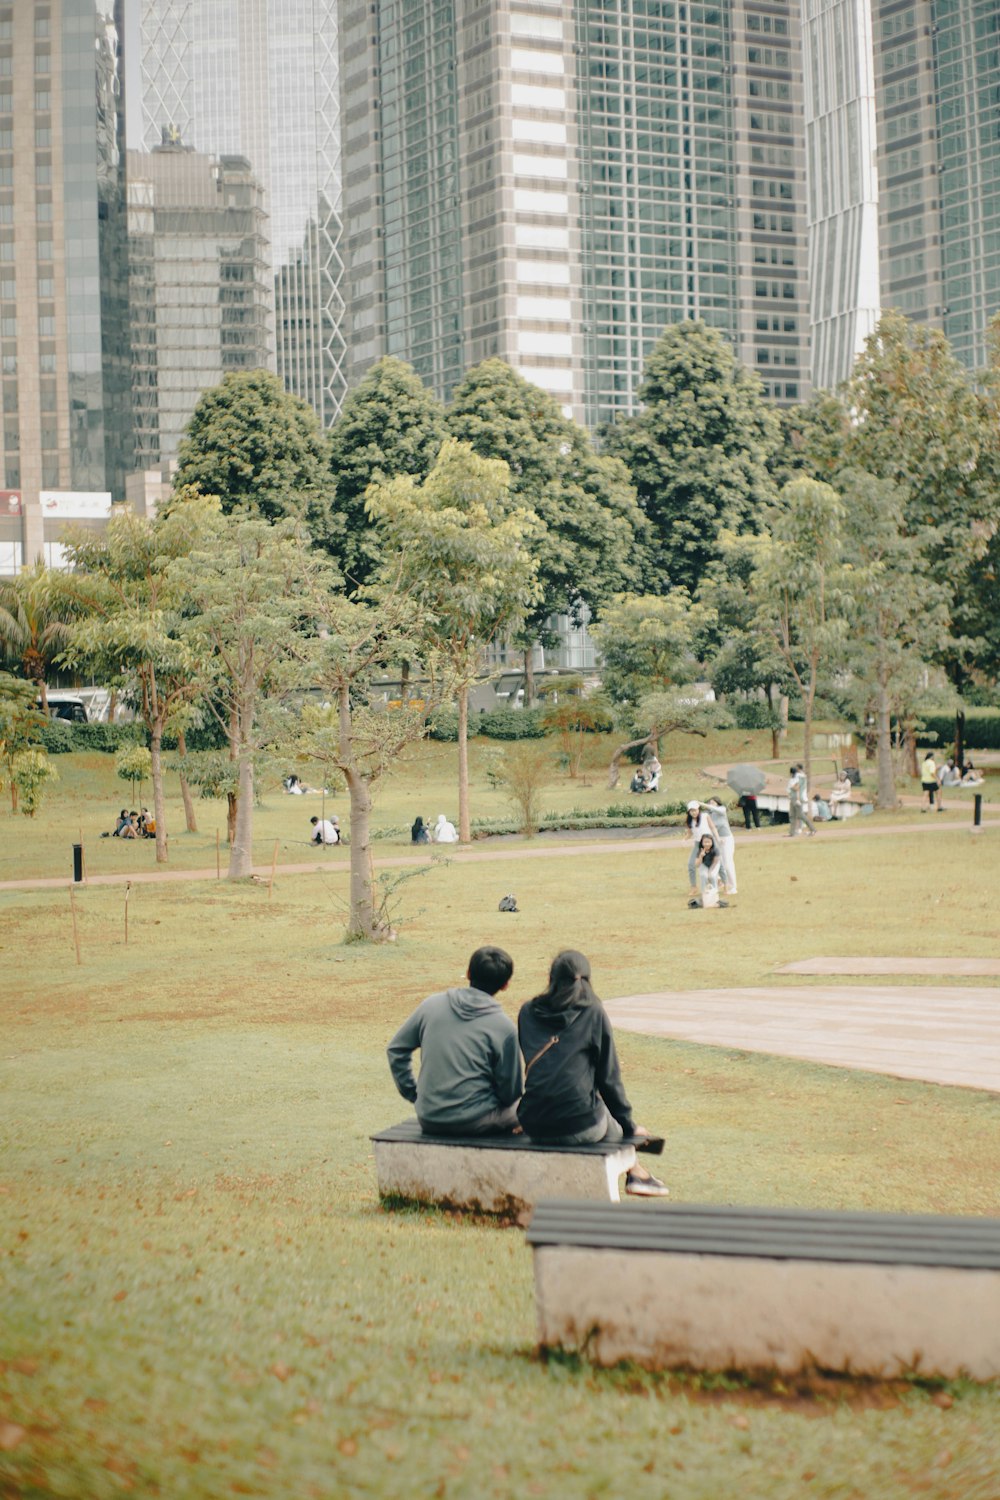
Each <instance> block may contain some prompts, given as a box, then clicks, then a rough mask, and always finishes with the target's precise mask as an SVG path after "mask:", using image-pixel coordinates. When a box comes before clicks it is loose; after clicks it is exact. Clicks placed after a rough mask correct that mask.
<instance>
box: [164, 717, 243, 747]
mask: <svg viewBox="0 0 1000 1500" xmlns="http://www.w3.org/2000/svg"><path fill="white" fill-rule="evenodd" d="M184 743H185V745H186V746H187V748H188V750H192V751H198V750H222V749H224V748H225V747H226V746H227V745H228V743H229V741H228V738H227V736H226V731H225V730H224V729H223V727H222V725H221V724H220V723H219V721H218V719H217V718H216V717H215V715H214V714H211V713H206V714H205V716H204V719H203V721H202V723H201V724H195V725H193V726H192V727H191V728H190V729H185V731H184ZM163 748H164V750H176V749H177V734H176V732H175V731H174V730H172V729H168V730H167V731H166V733H165V734H164V736H163Z"/></svg>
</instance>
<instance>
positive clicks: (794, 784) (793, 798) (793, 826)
mask: <svg viewBox="0 0 1000 1500" xmlns="http://www.w3.org/2000/svg"><path fill="white" fill-rule="evenodd" d="M802 823H804V824H805V825H806V832H807V833H808V835H809V837H810V838H815V837H816V825H815V823H814V822H813V820H812V818H811V817H810V816H809V783H808V781H807V780H806V773H805V770H804V769H803V767H802V766H799V765H794V766H792V767H791V768H790V770H789V781H788V825H789V828H788V833H787V835H786V837H787V838H790V839H794V838H798V835H799V826H800V824H802Z"/></svg>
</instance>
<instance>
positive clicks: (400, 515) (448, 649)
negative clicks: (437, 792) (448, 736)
mask: <svg viewBox="0 0 1000 1500" xmlns="http://www.w3.org/2000/svg"><path fill="white" fill-rule="evenodd" d="M368 505H369V513H370V514H371V516H372V517H373V519H374V520H376V521H377V523H378V524H379V526H380V528H381V530H382V535H383V538H384V554H383V555H384V556H386V557H389V556H391V557H395V558H397V559H398V565H397V566H398V574H397V573H396V572H395V571H394V572H393V573H392V574H390V575H389V576H390V577H398V581H399V586H400V587H401V588H402V589H403V590H404V592H405V593H406V594H407V595H408V596H409V597H411V598H412V599H413V600H414V601H415V603H416V604H417V606H418V607H419V608H420V609H421V611H422V614H423V617H424V620H425V624H424V629H423V639H424V648H425V651H424V652H422V655H423V654H425V653H426V652H427V651H429V652H431V653H433V654H434V655H435V656H437V657H439V658H440V659H441V660H442V661H443V662H445V663H446V664H447V667H448V671H449V674H450V676H451V677H452V679H453V681H454V683H455V686H456V694H457V698H458V806H459V837H460V838H461V840H462V842H463V843H468V842H469V840H470V838H471V836H472V832H471V823H470V819H469V749H468V737H469V689H470V687H471V686H472V684H473V683H474V682H475V681H476V680H477V679H478V678H479V677H480V676H481V675H482V666H483V652H484V651H485V649H486V647H487V646H488V645H489V644H490V643H491V642H492V641H494V640H496V639H497V638H498V637H500V636H505V635H506V636H510V635H513V634H515V633H516V632H517V631H518V630H520V629H521V628H522V626H523V624H524V620H525V617H526V615H527V612H528V610H529V609H531V607H532V605H533V604H534V603H535V601H536V597H537V585H536V582H535V573H536V568H535V563H534V560H533V557H532V556H531V553H530V548H531V544H532V541H533V539H534V534H535V530H536V526H537V523H536V521H535V518H534V516H533V514H532V512H531V511H529V510H527V509H526V508H525V507H524V506H519V505H516V504H514V503H513V502H512V500H511V497H510V492H509V470H508V467H507V465H506V464H505V463H504V462H503V460H502V459H486V458H480V456H479V455H478V454H477V453H475V452H474V451H473V449H472V448H471V447H470V446H469V444H468V443H459V442H456V441H455V440H454V439H453V438H449V439H448V440H447V441H446V442H445V443H444V445H443V446H442V448H441V452H440V453H439V455H438V458H437V462H436V463H435V465H434V467H433V469H432V470H431V472H430V473H429V474H428V476H427V478H426V480H425V481H424V483H423V484H422V485H418V484H416V483H415V481H414V480H413V479H412V478H410V477H409V476H407V477H405V478H400V479H395V480H392V481H391V482H390V483H389V484H386V485H378V486H375V487H374V488H373V489H372V490H370V491H369V499H368ZM383 566H385V565H383ZM425 665H426V663H425Z"/></svg>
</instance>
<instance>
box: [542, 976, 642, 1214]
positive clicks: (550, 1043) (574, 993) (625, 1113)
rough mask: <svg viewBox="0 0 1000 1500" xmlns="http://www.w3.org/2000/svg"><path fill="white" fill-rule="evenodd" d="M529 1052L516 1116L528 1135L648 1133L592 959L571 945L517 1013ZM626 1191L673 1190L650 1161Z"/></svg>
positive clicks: (555, 1138) (559, 1141)
mask: <svg viewBox="0 0 1000 1500" xmlns="http://www.w3.org/2000/svg"><path fill="white" fill-rule="evenodd" d="M517 1032H518V1037H519V1039H520V1042H521V1051H522V1052H523V1053H524V1057H525V1069H524V1097H523V1098H522V1100H521V1103H520V1105H519V1106H518V1111H517V1117H518V1120H519V1121H520V1123H521V1126H522V1128H523V1130H524V1133H525V1135H527V1136H530V1138H531V1140H533V1141H538V1142H540V1143H544V1144H545V1145H549V1146H585V1145H591V1144H593V1143H596V1142H597V1141H621V1140H625V1139H626V1138H629V1139H642V1138H645V1137H648V1136H649V1131H648V1130H647V1129H646V1127H645V1126H644V1125H636V1123H635V1121H634V1120H633V1118H632V1106H631V1104H630V1103H629V1101H628V1099H627V1097H626V1094H625V1089H624V1087H623V1085H622V1075H621V1069H620V1067H619V1065H618V1053H617V1051H616V1050H615V1039H614V1034H613V1032H612V1030H611V1022H610V1021H609V1020H608V1016H607V1012H606V1011H605V1009H604V1006H603V1005H602V1004H601V1002H600V1000H599V999H598V998H597V996H596V995H595V994H594V990H593V987H592V986H591V983H590V964H589V962H588V961H587V959H586V958H585V957H584V956H583V954H582V953H577V952H576V951H575V950H574V949H572V948H567V949H566V950H565V951H564V952H562V953H557V954H556V956H555V958H554V959H553V960H552V964H551V967H550V969H549V984H548V988H547V989H545V990H543V991H542V993H541V994H540V995H536V996H535V998H534V999H533V1000H529V1001H528V1002H527V1004H526V1005H522V1007H521V1011H520V1014H519V1015H518V1018H517ZM625 1191H626V1192H627V1193H632V1194H634V1195H635V1196H636V1197H641V1198H665V1197H667V1195H668V1193H669V1189H668V1188H667V1187H665V1186H664V1184H663V1183H662V1182H660V1181H659V1179H658V1178H656V1177H652V1176H651V1175H650V1173H649V1172H647V1171H646V1169H645V1168H644V1167H633V1168H632V1170H631V1171H630V1172H629V1174H628V1176H627V1177H626V1179H625Z"/></svg>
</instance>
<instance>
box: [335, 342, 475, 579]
mask: <svg viewBox="0 0 1000 1500" xmlns="http://www.w3.org/2000/svg"><path fill="white" fill-rule="evenodd" d="M445 436H446V428H445V416H444V407H443V406H442V405H441V403H440V402H439V401H438V399H437V397H436V396H435V395H434V394H433V392H432V391H429V390H428V389H427V387H426V386H425V385H424V383H423V381H422V380H421V379H420V376H419V375H418V374H417V373H416V371H415V370H414V369H413V368H412V366H411V365H408V364H404V363H403V361H402V360H400V359H393V358H392V357H391V356H386V357H385V358H384V359H380V360H379V361H378V362H377V363H376V364H374V365H372V367H371V369H370V370H369V371H368V372H367V374H366V375H365V376H364V378H363V379H362V380H361V382H360V383H359V384H358V385H357V386H355V388H354V389H353V390H352V391H350V392H349V393H348V396H347V399H346V400H345V402H344V405H343V407H342V409H341V412H340V416H339V417H338V418H337V420H336V422H335V423H334V424H333V426H332V427H331V429H330V433H329V456H330V468H331V469H332V471H333V485H334V493H333V502H332V512H333V513H332V515H331V520H330V527H329V530H328V539H327V542H326V545H327V547H328V549H329V550H330V552H331V553H332V555H333V556H334V557H335V558H336V561H337V563H338V565H339V566H340V569H341V571H342V573H343V575H344V577H345V579H346V580H347V583H348V586H349V587H350V588H357V587H359V586H360V585H362V584H364V583H366V582H367V580H368V578H369V577H370V576H371V573H372V571H373V569H374V568H375V566H376V564H377V562H378V536H377V532H376V531H375V528H374V527H373V526H372V524H371V522H370V520H369V518H368V515H367V513H366V511H365V494H366V492H367V490H368V486H369V485H370V484H384V483H386V482H387V481H388V480H390V479H395V478H397V476H399V475H401V474H410V475H412V476H413V478H414V479H419V480H423V479H426V477H427V475H428V474H429V472H430V470H431V467H432V465H433V463H434V460H435V458H436V457H437V455H438V450H439V448H440V447H441V444H442V443H443V441H444V439H445Z"/></svg>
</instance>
